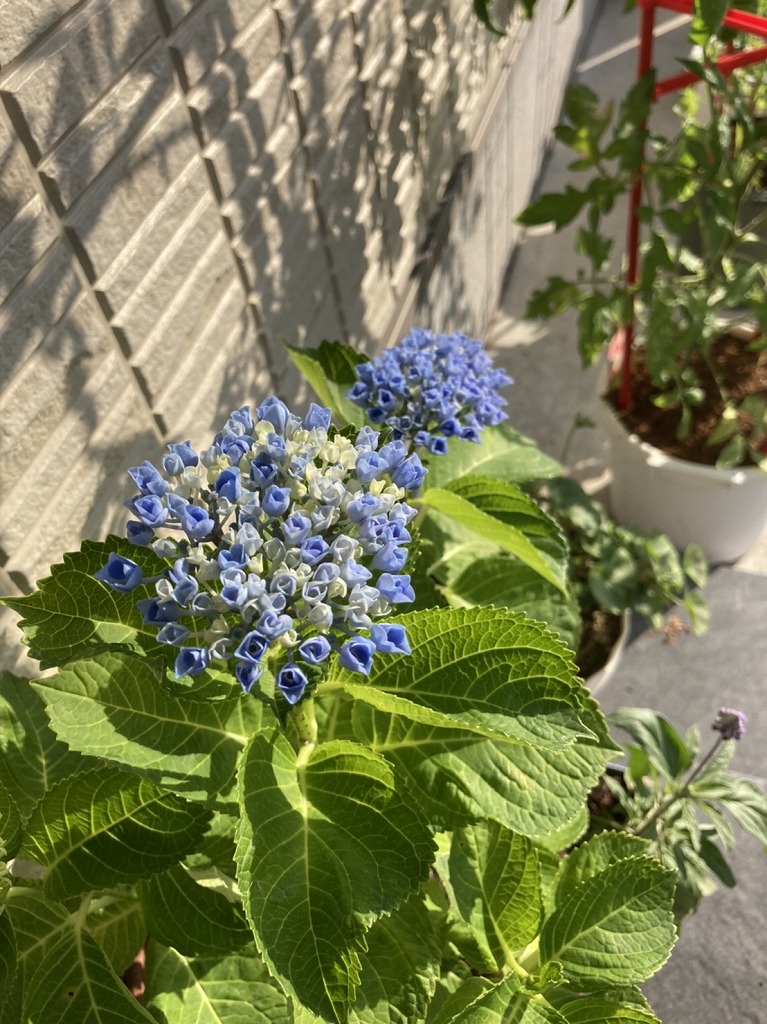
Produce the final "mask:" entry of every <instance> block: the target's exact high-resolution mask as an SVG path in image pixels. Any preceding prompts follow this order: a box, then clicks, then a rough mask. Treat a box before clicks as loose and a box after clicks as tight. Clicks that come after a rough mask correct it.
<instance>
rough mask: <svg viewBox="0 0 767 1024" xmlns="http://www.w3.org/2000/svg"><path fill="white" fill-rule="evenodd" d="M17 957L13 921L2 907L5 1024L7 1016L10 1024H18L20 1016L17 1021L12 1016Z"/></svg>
mask: <svg viewBox="0 0 767 1024" xmlns="http://www.w3.org/2000/svg"><path fill="white" fill-rule="evenodd" d="M17 956H18V951H17V949H16V935H15V933H14V931H13V925H12V924H11V919H10V917H9V916H8V914H4V913H3V912H2V906H0V1007H3V1010H2V1016H0V1019H2V1020H3V1024H5V1021H6V1014H8V1017H7V1020H8V1024H16V1020H18V1016H16V1018H15V1019H14V1017H13V1016H12V1014H13V1007H14V1003H15V1002H17V999H15V998H14V989H15V983H16V970H17V968H16V957H17Z"/></svg>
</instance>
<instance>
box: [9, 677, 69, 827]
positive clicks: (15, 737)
mask: <svg viewBox="0 0 767 1024" xmlns="http://www.w3.org/2000/svg"><path fill="white" fill-rule="evenodd" d="M83 767H84V764H83V759H82V757H80V756H79V755H78V754H75V753H72V752H71V751H70V750H69V748H68V747H67V746H66V744H65V743H62V742H61V741H60V740H57V739H56V736H55V734H54V733H53V731H52V729H51V727H50V723H49V722H48V718H47V716H46V714H45V706H44V704H43V702H42V701H41V700H40V697H39V696H38V695H37V694H36V693H35V691H34V689H33V688H32V684H31V681H30V680H29V679H22V678H20V677H18V676H14V675H12V674H11V673H10V672H2V673H0V785H4V786H5V788H6V789H7V790H8V794H9V796H10V797H11V799H12V800H13V802H14V804H15V805H16V807H17V809H18V811H19V813H20V815H21V817H22V818H24V819H26V818H28V817H29V815H30V814H31V813H32V810H33V808H34V806H35V804H36V803H37V801H38V800H40V799H41V798H42V796H43V794H44V793H45V792H46V791H47V790H48V789H49V788H50V786H52V785H53V784H54V783H55V782H58V781H59V780H60V779H64V778H66V777H67V775H71V774H72V773H73V772H76V771H80V770H81V769H82V768H83Z"/></svg>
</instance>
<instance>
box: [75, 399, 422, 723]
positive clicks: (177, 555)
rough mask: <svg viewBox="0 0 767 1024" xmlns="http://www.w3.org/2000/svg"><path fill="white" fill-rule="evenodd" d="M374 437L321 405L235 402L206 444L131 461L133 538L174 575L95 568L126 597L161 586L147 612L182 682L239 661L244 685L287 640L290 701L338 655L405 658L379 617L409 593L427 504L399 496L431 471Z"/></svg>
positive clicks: (400, 641) (113, 563)
mask: <svg viewBox="0 0 767 1024" xmlns="http://www.w3.org/2000/svg"><path fill="white" fill-rule="evenodd" d="M378 440H379V435H378V434H377V433H376V432H375V431H373V430H371V429H370V428H369V427H363V428H362V430H361V431H359V433H358V435H357V437H356V439H355V440H353V441H352V440H350V439H349V438H348V437H345V436H343V435H341V434H339V433H337V432H336V430H335V428H333V427H332V426H331V423H330V410H329V409H322V408H319V407H318V406H315V405H313V406H312V407H311V409H310V410H309V413H308V414H307V416H306V418H305V419H304V420H301V419H300V418H299V417H297V416H295V415H293V414H292V413H291V412H290V410H289V409H288V407H287V406H286V405H285V404H284V403H283V402H281V401H279V399H277V398H268V399H267V400H266V401H265V402H263V403H262V404H261V405H260V406H259V407H258V408H257V409H255V410H254V412H253V413H251V411H250V409H248V408H247V407H246V408H243V409H238V410H236V411H235V412H233V413H232V414H231V416H230V417H229V419H228V420H227V422H226V424H225V425H224V428H223V430H222V431H220V432H219V433H218V434H216V436H215V438H214V439H213V443H212V444H211V446H210V447H209V448H207V449H206V450H205V451H202V452H199V453H198V452H196V451H195V450H194V449H193V448H192V445H191V443H190V442H189V441H185V442H184V443H183V444H171V445H168V449H169V454H168V455H166V456H165V457H164V458H163V461H162V471H160V470H158V469H156V468H155V467H154V466H153V465H152V464H151V463H149V462H144V463H143V464H142V465H141V466H138V467H135V468H133V469H131V470H129V473H130V476H131V477H132V479H133V481H134V483H135V484H136V486H137V487H138V488H139V493H138V494H137V495H135V496H134V497H133V498H131V499H130V500H129V501H127V502H126V503H125V504H126V505H127V507H128V508H129V509H130V510H131V511H132V512H133V514H134V516H135V517H136V518H135V520H132V521H131V522H130V523H129V524H128V527H127V534H128V538H129V539H130V540H131V541H132V542H133V543H134V544H138V545H143V546H150V547H151V548H152V549H153V550H154V552H155V553H156V554H157V555H158V556H159V557H160V558H162V559H164V560H165V561H166V563H167V565H168V568H167V569H166V570H165V572H164V573H162V574H161V575H160V576H158V577H154V578H152V579H151V580H147V579H146V578H145V577H143V575H142V572H141V569H140V568H139V566H138V565H137V564H136V563H135V562H133V561H132V560H131V559H128V558H125V557H123V556H121V555H116V554H111V555H110V556H109V560H108V562H107V564H106V565H105V566H104V567H103V568H102V569H100V570H99V571H98V572H97V573H96V574H95V575H96V577H97V578H98V579H100V580H101V581H102V582H104V583H105V584H107V585H108V586H110V587H112V588H113V589H115V590H119V591H123V592H125V591H130V590H133V589H135V588H136V587H138V586H140V585H141V584H146V583H154V585H155V591H156V594H155V596H154V597H152V598H144V599H142V600H141V601H139V602H138V607H139V610H140V611H141V614H142V618H143V621H144V623H145V624H146V625H149V626H153V627H155V628H156V629H157V631H158V632H157V639H158V640H159V641H160V642H162V643H167V644H170V645H172V646H174V647H176V648H178V655H177V657H176V663H175V671H176V675H177V676H179V677H181V676H195V675H198V674H200V673H201V672H204V671H205V669H207V668H208V667H209V666H211V665H214V664H216V663H219V664H223V663H229V664H230V665H231V666H232V667H233V669H234V673H235V675H236V677H237V679H238V681H239V683H240V685H241V686H242V688H243V690H244V691H245V692H246V693H247V692H250V690H251V688H252V687H253V685H254V684H255V683H256V681H257V680H258V678H259V676H260V675H261V673H262V672H263V668H264V664H265V659H266V657H267V655H268V654H269V652H271V651H275V650H277V651H278V652H279V653H280V654H282V655H284V661H283V663H282V665H281V667H280V669H279V671H278V672H277V686H278V688H279V689H280V691H281V692H282V694H283V695H284V697H285V699H286V700H287V701H288V702H289V703H291V704H295V703H298V701H300V700H301V697H302V696H303V693H304V691H305V689H306V687H307V685H308V683H309V677H308V676H307V673H306V671H305V668H307V667H309V666H318V665H321V664H322V663H323V662H324V661H325V660H326V659H327V658H328V657H329V655H330V654H331V652H333V651H335V652H336V653H337V654H338V657H339V659H340V663H341V664H342V665H344V666H345V667H346V668H348V669H351V670H352V671H355V672H361V673H364V674H368V673H369V672H370V668H371V666H372V663H373V658H374V656H377V655H385V654H409V653H410V647H409V645H408V642H407V636H406V635H405V630H404V628H403V627H401V626H396V627H395V626H394V625H393V624H386V625H385V626H384V625H383V624H381V623H376V622H375V620H376V619H380V618H381V617H383V616H385V615H387V614H388V613H389V611H390V610H391V608H392V606H393V605H395V604H399V603H402V602H409V601H412V600H414V596H415V595H414V594H413V589H412V587H411V586H410V577H409V576H408V575H403V574H402V570H403V568H404V566H405V563H406V561H407V556H408V550H407V545H408V544H409V543H410V540H411V537H410V533H409V532H408V529H407V525H408V523H409V522H410V520H411V519H412V518H413V516H414V515H415V514H416V510H415V509H414V508H411V507H410V506H408V505H407V504H406V503H405V500H404V499H405V497H406V492H407V491H408V490H415V489H417V488H418V487H419V486H420V485H421V483H422V481H423V477H424V475H425V472H426V471H425V469H424V467H423V466H422V465H421V462H420V460H419V458H418V456H417V455H408V452H407V449H406V447H405V445H404V444H403V442H402V441H401V440H395V441H392V442H390V443H388V444H385V445H383V446H381V447H380V448H379V444H378ZM302 666H303V667H302Z"/></svg>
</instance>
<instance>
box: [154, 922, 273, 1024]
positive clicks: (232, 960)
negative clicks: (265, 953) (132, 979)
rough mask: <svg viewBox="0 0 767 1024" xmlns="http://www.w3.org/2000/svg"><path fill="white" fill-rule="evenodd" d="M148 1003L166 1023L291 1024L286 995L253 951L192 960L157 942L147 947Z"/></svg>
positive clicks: (157, 1016) (155, 1013)
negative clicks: (272, 979) (271, 978)
mask: <svg viewBox="0 0 767 1024" xmlns="http://www.w3.org/2000/svg"><path fill="white" fill-rule="evenodd" d="M144 1003H145V1005H146V1007H147V1009H148V1010H150V1012H151V1013H153V1014H154V1015H155V1016H156V1018H157V1020H161V1021H167V1024H292V1021H293V1017H292V1014H291V1012H290V1009H289V1007H288V1001H287V999H286V997H285V994H284V993H283V992H281V991H280V990H279V989H278V987H277V985H276V984H275V983H274V982H273V981H271V980H270V978H269V974H268V972H267V970H266V967H265V966H264V964H263V962H262V961H261V960H260V959H259V957H258V956H257V954H256V952H255V950H254V949H252V948H251V949H250V950H243V951H242V952H241V953H237V954H233V955H231V956H227V957H204V958H189V957H185V956H184V955H183V954H182V953H179V952H178V950H176V949H167V948H166V947H164V946H161V945H160V944H159V943H158V942H155V941H154V940H152V941H150V942H149V944H148V946H147V954H146V994H145V996H144Z"/></svg>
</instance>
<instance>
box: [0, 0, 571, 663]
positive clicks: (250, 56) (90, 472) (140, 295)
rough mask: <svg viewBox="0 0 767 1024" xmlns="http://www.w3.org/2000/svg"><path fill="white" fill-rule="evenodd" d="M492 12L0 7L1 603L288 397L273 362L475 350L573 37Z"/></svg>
mask: <svg viewBox="0 0 767 1024" xmlns="http://www.w3.org/2000/svg"><path fill="white" fill-rule="evenodd" d="M582 2H588V0H582ZM511 6H512V4H511V0H508V2H507V0H497V3H496V7H495V13H496V17H497V18H499V19H504V20H508V21H509V24H510V32H509V35H508V37H507V38H506V39H505V40H503V41H500V42H499V41H497V40H496V39H495V38H494V37H492V36H491V35H490V34H489V33H488V32H487V31H486V30H485V29H484V28H483V27H482V26H481V25H480V24H479V23H478V22H477V20H476V18H475V17H474V15H473V12H472V5H471V4H470V3H468V2H467V0H4V2H3V3H0V481H2V488H0V590H1V591H2V592H5V593H7V592H8V591H9V590H10V591H12V592H16V593H19V592H21V593H23V592H28V591H29V590H30V589H31V588H32V586H33V584H34V581H35V580H37V579H39V578H40V577H42V576H44V575H46V574H47V570H48V567H49V565H50V564H51V563H52V562H55V561H57V560H59V559H60V556H61V554H62V553H63V552H64V551H66V550H69V549H72V548H76V547H78V546H79V544H80V541H81V539H82V538H83V537H92V538H102V537H104V536H105V535H106V534H107V533H108V532H109V531H110V530H118V531H119V530H120V529H121V527H122V524H123V522H124V520H125V518H126V513H125V510H124V509H123V507H122V500H123V499H124V498H125V497H127V496H129V492H130V487H129V486H127V485H128V483H129V481H128V478H127V477H126V475H125V469H126V467H127V466H129V465H134V464H136V463H137V462H140V461H142V460H143V459H144V458H150V459H157V458H158V457H159V456H160V454H161V453H162V451H163V449H164V445H165V444H166V443H167V442H168V441H173V440H183V439H185V438H187V437H190V438H192V439H193V440H194V441H195V442H196V443H203V442H205V441H206V440H207V439H208V438H209V437H210V436H211V434H212V433H213V432H214V431H215V429H217V427H218V425H220V423H221V421H222V419H223V418H224V417H225V416H226V414H227V412H228V411H229V410H231V409H232V408H235V407H237V406H239V405H242V404H244V403H246V402H252V401H253V400H257V399H259V398H260V397H262V396H263V395H264V394H265V393H267V392H270V391H273V392H276V393H278V394H281V395H282V396H283V397H286V398H291V399H293V400H295V399H296V396H297V394H298V399H299V401H300V400H301V397H302V396H301V393H300V389H299V384H298V381H297V380H296V377H295V375H294V373H293V371H292V369H291V367H290V365H289V362H288V360H287V359H286V357H285V354H284V349H283V346H282V341H283V340H287V341H290V342H293V343H300V344H306V345H312V344H317V343H319V341H320V340H322V338H325V337H331V338H339V339H342V340H345V341H348V342H350V343H351V344H353V345H355V346H357V347H368V348H370V347H373V346H375V345H380V344H383V343H385V342H387V341H389V340H391V339H392V338H393V337H394V336H395V334H396V333H397V332H398V331H399V328H400V326H402V327H403V329H407V327H408V326H409V325H410V322H411V320H412V319H413V317H415V316H416V315H417V316H418V317H419V319H420V320H421V322H426V321H427V320H429V322H433V323H435V325H436V326H438V327H444V328H445V329H451V330H453V329H458V328H461V329H465V330H467V331H470V332H474V333H480V332H481V330H482V328H483V327H484V326H485V325H486V323H487V320H488V319H489V315H490V313H491V312H492V309H491V306H492V304H493V301H494V298H495V297H496V296H497V293H498V288H499V284H500V280H501V277H502V275H503V269H504V267H505V264H506V261H507V260H508V255H509V249H510V246H511V244H512V243H513V231H512V228H511V218H512V214H513V210H514V209H517V208H519V206H521V202H522V199H521V197H522V196H523V195H524V196H526V195H527V194H529V190H530V188H531V186H532V181H533V177H534V172H535V163H536V159H537V153H538V152H539V151H540V148H541V145H542V143H543V141H544V140H545V138H546V134H547V132H548V130H549V127H550V125H551V123H552V122H553V120H554V119H555V114H556V109H557V107H558V104H559V97H560V94H561V88H562V82H563V80H564V78H565V77H566V75H567V73H568V70H569V65H570V61H571V57H572V50H573V47H574V45H575V40H576V38H577V35H578V33H579V30H580V25H581V22H582V18H581V13H580V11H577V12H576V13H575V14H574V15H571V17H570V18H569V19H568V20H567V21H566V22H563V23H562V25H563V26H565V27H564V28H563V27H562V26H560V25H559V23H558V22H556V23H555V19H557V18H558V17H559V13H560V10H559V8H560V6H561V2H560V0H539V12H538V13H537V15H536V20H535V22H534V23H533V26H532V27H530V26H528V25H527V24H526V23H522V22H521V20H519V18H508V17H507V16H508V15H509V13H510V7H511ZM523 41H524V45H522V43H523ZM520 47H522V48H521V49H520ZM517 51H519V56H517ZM523 54H524V60H525V61H526V62H527V64H526V70H525V72H524V75H516V73H514V74H510V70H509V69H512V71H513V69H515V68H516V67H517V60H519V59H522V55H523ZM499 82H502V83H504V88H506V92H505V93H503V95H502V96H501V98H500V99H499V95H500V94H499V91H498V90H499ZM514 82H516V85H514ZM520 89H521V90H522V91H523V93H527V92H529V91H530V90H532V91H533V92H534V93H535V107H534V110H535V112H534V113H533V112H532V111H533V108H532V107H530V105H529V103H528V102H527V101H526V100H520V99H519V97H518V92H519V90H520ZM491 100H492V101H493V104H494V106H493V114H492V117H491V118H490V120H489V121H488V104H489V103H490V102H491ZM520 104H521V105H520ZM482 124H485V135H484V137H483V136H482V133H481V132H479V127H481V125H482ZM478 126H479V127H478ZM496 133H497V137H498V138H502V139H503V143H502V145H498V144H497V142H496V141H495V139H491V138H490V137H491V135H495V134H496ZM466 154H470V157H469V161H470V163H471V164H472V167H473V169H474V170H473V173H472V175H470V176H468V177H467V178H466V181H467V182H468V191H467V188H466V187H464V186H465V185H466V182H464V184H463V185H462V186H461V188H462V189H463V192H461V190H460V189H458V190H457V189H456V188H455V187H453V188H452V192H451V189H450V188H449V187H448V186H449V183H450V182H451V181H453V182H455V180H456V175H455V170H456V167H465V166H466V160H467V156H466ZM520 161H525V170H524V171H521V170H520V169H519V166H520ZM446 188H447V194H448V195H451V194H452V195H453V196H454V197H455V195H458V196H459V199H460V200H461V201H460V202H457V203H456V202H452V203H450V204H449V205H450V210H451V223H452V224H453V230H452V233H451V231H448V232H447V239H448V240H447V242H446V243H445V244H444V245H443V246H442V249H441V253H437V252H436V251H435V247H434V245H433V241H434V237H433V236H434V224H435V214H437V212H438V211H439V210H440V209H441V208H444V201H445V196H446ZM488 189H491V190H493V191H494V193H495V194H494V197H493V199H492V203H490V202H489V198H488V195H487V194H486V193H487V190H488ZM456 218H457V219H456ZM427 243H430V245H429V248H428V253H429V258H428V259H423V258H422V256H421V255H419V254H422V253H423V251H424V246H425V245H427ZM432 318H434V319H432ZM18 662H19V656H18V639H17V633H16V630H15V626H14V624H13V616H11V615H10V614H9V613H7V612H4V611H0V666H2V665H5V664H9V665H14V664H17V663H18Z"/></svg>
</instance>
